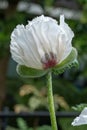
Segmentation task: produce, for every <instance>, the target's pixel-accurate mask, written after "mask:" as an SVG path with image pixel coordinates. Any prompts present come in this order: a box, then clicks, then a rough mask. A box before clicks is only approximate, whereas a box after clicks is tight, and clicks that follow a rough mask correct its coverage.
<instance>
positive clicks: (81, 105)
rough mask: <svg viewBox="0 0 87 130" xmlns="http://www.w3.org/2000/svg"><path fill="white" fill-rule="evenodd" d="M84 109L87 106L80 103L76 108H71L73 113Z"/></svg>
mask: <svg viewBox="0 0 87 130" xmlns="http://www.w3.org/2000/svg"><path fill="white" fill-rule="evenodd" d="M85 107H87V104H85V103H82V104H79V105H76V106H72V109H73V110H75V111H82V110H83V109H84V108H85Z"/></svg>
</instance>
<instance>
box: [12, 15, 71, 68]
mask: <svg viewBox="0 0 87 130" xmlns="http://www.w3.org/2000/svg"><path fill="white" fill-rule="evenodd" d="M73 36H74V34H73V32H72V30H71V29H70V27H69V26H68V25H67V24H66V23H65V21H64V16H63V15H61V16H60V23H59V24H57V21H56V20H54V19H53V18H50V17H45V16H43V15H42V16H39V17H37V18H35V19H33V20H32V21H29V23H28V24H27V25H26V26H24V25H18V26H17V27H16V28H15V29H14V31H13V32H12V35H11V45H10V49H11V54H12V58H13V59H14V60H15V61H16V62H17V63H18V64H19V65H24V66H27V67H30V68H35V69H41V70H43V69H48V68H52V67H54V66H56V65H58V64H60V63H61V62H62V61H63V60H64V59H66V58H67V57H68V55H69V54H70V52H71V50H72V48H73V47H72V44H71V42H72V38H73Z"/></svg>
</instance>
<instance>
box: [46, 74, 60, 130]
mask: <svg viewBox="0 0 87 130" xmlns="http://www.w3.org/2000/svg"><path fill="white" fill-rule="evenodd" d="M47 87H48V104H49V112H50V118H51V125H52V130H58V128H57V123H56V116H55V108H54V100H53V92H52V74H51V72H48V74H47Z"/></svg>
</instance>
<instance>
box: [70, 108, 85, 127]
mask: <svg viewBox="0 0 87 130" xmlns="http://www.w3.org/2000/svg"><path fill="white" fill-rule="evenodd" d="M83 124H87V107H85V108H84V109H83V111H82V112H81V114H80V115H79V116H78V117H76V118H75V119H74V121H73V122H72V125H73V126H79V125H83Z"/></svg>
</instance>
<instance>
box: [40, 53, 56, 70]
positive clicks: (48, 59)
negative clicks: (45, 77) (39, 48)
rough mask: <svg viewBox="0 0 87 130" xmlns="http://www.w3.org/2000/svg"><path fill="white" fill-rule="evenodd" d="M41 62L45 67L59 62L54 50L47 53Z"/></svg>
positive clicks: (50, 66)
mask: <svg viewBox="0 0 87 130" xmlns="http://www.w3.org/2000/svg"><path fill="white" fill-rule="evenodd" d="M41 62H42V63H43V68H44V69H48V68H52V67H54V66H55V65H56V64H57V60H56V55H55V54H53V53H52V52H50V53H49V54H47V53H45V56H44V58H42V59H41Z"/></svg>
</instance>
